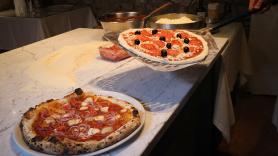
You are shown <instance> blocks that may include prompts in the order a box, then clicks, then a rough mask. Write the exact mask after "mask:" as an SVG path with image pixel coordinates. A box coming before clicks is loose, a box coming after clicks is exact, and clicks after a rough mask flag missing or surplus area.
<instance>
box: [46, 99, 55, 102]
mask: <svg viewBox="0 0 278 156" xmlns="http://www.w3.org/2000/svg"><path fill="white" fill-rule="evenodd" d="M51 101H54V100H53V99H49V100H47V101H46V102H51Z"/></svg>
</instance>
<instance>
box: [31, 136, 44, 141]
mask: <svg viewBox="0 0 278 156" xmlns="http://www.w3.org/2000/svg"><path fill="white" fill-rule="evenodd" d="M43 139H44V137H42V136H35V137H34V138H32V139H31V141H32V142H36V141H42V140H43Z"/></svg>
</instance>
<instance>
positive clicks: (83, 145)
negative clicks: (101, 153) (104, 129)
mask: <svg viewBox="0 0 278 156" xmlns="http://www.w3.org/2000/svg"><path fill="white" fill-rule="evenodd" d="M85 94H87V95H95V94H93V93H85ZM70 96H77V95H76V94H75V93H72V94H70V95H67V96H65V97H70ZM101 97H105V96H101ZM105 98H107V99H108V100H112V101H114V102H115V99H114V98H113V97H105ZM57 101H58V100H51V101H47V102H43V103H41V104H39V105H37V106H35V108H30V109H29V110H28V111H27V112H26V113H24V115H23V117H22V120H21V122H20V130H21V132H22V134H23V138H24V141H25V142H26V143H27V144H28V145H29V147H30V148H32V149H34V150H36V151H40V152H43V153H48V154H58V155H64V154H70V155H71V154H82V153H88V152H94V151H97V150H100V149H103V148H105V147H108V146H110V145H113V144H115V143H116V142H118V141H120V140H122V139H124V138H125V137H127V136H128V135H129V134H131V133H132V132H133V131H135V130H136V129H137V128H138V127H139V126H140V124H141V120H140V116H139V113H138V110H137V109H136V108H134V107H132V105H131V104H129V103H128V102H125V101H123V102H121V104H120V105H121V106H124V107H125V108H129V109H130V110H131V111H132V112H133V115H132V118H131V120H129V121H128V122H127V123H126V124H124V125H123V126H121V127H120V128H118V129H117V130H115V131H114V132H112V133H111V134H110V135H108V136H106V137H105V138H103V139H102V140H100V141H96V140H89V141H85V142H81V141H75V140H72V139H69V138H64V139H63V140H59V139H57V138H56V137H45V138H42V137H39V136H37V135H36V133H35V132H34V131H33V129H32V124H33V122H34V120H35V119H36V117H37V115H38V111H37V110H39V109H41V108H43V107H47V105H49V104H51V103H53V102H57ZM116 101H121V100H117V99H116ZM134 112H135V113H134Z"/></svg>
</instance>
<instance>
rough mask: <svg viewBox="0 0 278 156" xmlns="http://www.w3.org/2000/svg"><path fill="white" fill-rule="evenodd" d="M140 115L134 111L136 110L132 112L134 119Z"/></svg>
mask: <svg viewBox="0 0 278 156" xmlns="http://www.w3.org/2000/svg"><path fill="white" fill-rule="evenodd" d="M138 114H139V112H138V110H136V109H134V110H133V111H132V115H133V116H134V117H137V116H138Z"/></svg>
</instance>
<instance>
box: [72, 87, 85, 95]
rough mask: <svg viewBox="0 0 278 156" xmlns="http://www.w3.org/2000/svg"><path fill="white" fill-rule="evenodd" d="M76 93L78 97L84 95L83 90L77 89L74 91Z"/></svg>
mask: <svg viewBox="0 0 278 156" xmlns="http://www.w3.org/2000/svg"><path fill="white" fill-rule="evenodd" d="M74 93H75V94H77V95H82V94H83V90H82V89H81V88H76V89H75V90H74Z"/></svg>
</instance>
